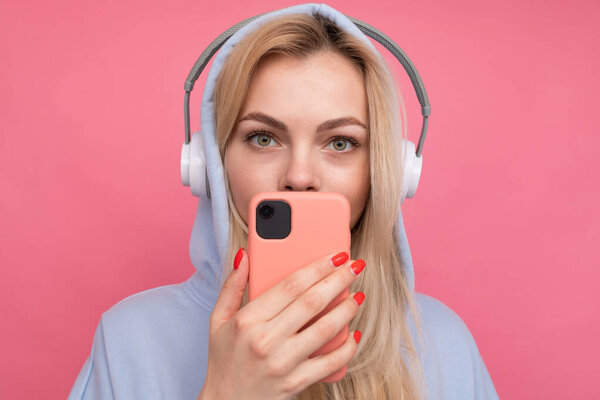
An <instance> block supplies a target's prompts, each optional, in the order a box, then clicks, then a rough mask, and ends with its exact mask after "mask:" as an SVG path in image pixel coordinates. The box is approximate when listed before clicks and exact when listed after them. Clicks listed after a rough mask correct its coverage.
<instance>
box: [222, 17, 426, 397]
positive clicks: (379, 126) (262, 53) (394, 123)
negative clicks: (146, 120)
mask: <svg viewBox="0 0 600 400" xmlns="http://www.w3.org/2000/svg"><path fill="white" fill-rule="evenodd" d="M319 51H332V52H337V53H339V54H341V55H344V56H346V57H348V58H349V59H350V60H351V61H352V62H353V63H354V64H355V65H357V66H358V67H359V69H360V71H361V73H362V75H363V77H364V81H365V89H366V94H367V101H368V131H369V136H370V138H369V154H370V157H369V159H370V179H371V182H370V183H371V191H370V195H369V198H368V200H367V204H366V206H365V209H364V212H363V214H362V216H361V218H360V219H359V221H358V222H357V223H356V225H355V226H354V227H353V229H352V240H351V256H352V258H353V259H358V258H362V259H363V260H365V262H366V264H367V266H368V268H367V269H366V270H365V272H366V273H363V274H362V275H361V276H359V277H358V279H357V280H356V281H355V282H354V283H353V284H352V285H351V286H350V291H351V292H353V291H359V290H361V291H363V292H364V293H365V294H366V297H367V299H366V301H365V302H364V303H363V305H362V306H361V308H360V310H359V312H358V314H357V315H356V316H355V317H354V318H353V319H352V320H351V321H350V323H349V329H350V330H351V331H352V330H355V329H358V330H360V331H361V332H362V339H361V341H360V343H359V346H358V350H357V353H356V355H355V356H354V357H353V359H352V360H351V361H350V363H349V364H348V372H347V373H346V375H345V376H344V378H343V379H341V380H340V381H338V382H334V383H320V382H317V383H315V384H312V385H310V386H308V387H307V388H305V389H304V390H303V391H302V392H301V393H300V394H298V397H297V398H298V399H301V400H304V399H311V400H312V399H336V400H341V399H361V400H367V399H369V400H378V399H394V400H395V399H418V398H420V392H419V390H420V389H421V388H423V390H424V384H423V382H424V380H423V371H422V367H421V365H420V362H419V357H418V354H417V351H416V346H415V343H414V342H413V340H412V338H411V335H410V333H409V330H408V326H407V322H406V320H407V317H408V315H409V314H408V313H409V312H410V313H412V316H413V318H414V319H413V320H414V321H415V322H416V327H417V337H418V338H419V342H421V339H420V338H421V320H420V317H419V315H418V312H417V310H416V307H415V303H414V299H413V296H412V294H411V291H410V289H409V287H408V284H407V277H406V276H405V274H404V269H403V266H402V265H401V259H400V254H399V252H398V249H397V244H396V243H397V238H396V235H395V232H394V223H395V221H397V220H398V214H397V213H398V205H399V204H400V187H401V186H400V184H401V177H402V174H401V173H400V172H401V165H402V164H401V160H400V150H399V149H400V147H399V146H400V136H399V133H398V131H399V129H398V116H397V109H398V100H397V98H396V87H395V82H394V79H393V78H392V76H391V74H390V71H389V69H388V67H387V65H386V64H385V62H384V61H383V59H381V58H380V57H379V55H378V54H376V53H375V52H374V51H373V50H372V49H371V48H370V47H368V45H367V44H365V43H364V42H363V41H361V40H360V39H359V38H357V37H355V36H353V35H351V34H348V33H347V32H345V31H343V30H341V29H340V28H339V27H337V26H336V25H335V24H334V23H333V22H332V21H331V20H329V19H327V18H326V17H324V16H321V15H319V14H314V15H308V14H288V15H285V16H282V17H278V18H275V19H272V20H270V21H267V22H265V23H264V24H263V25H261V26H259V27H258V28H256V29H255V30H253V31H252V32H250V33H249V34H248V35H247V36H245V37H244V38H242V40H241V41H240V43H238V44H237V45H236V46H235V47H234V48H233V49H232V52H231V53H230V54H229V56H228V57H227V58H226V60H225V63H224V65H223V68H222V70H221V72H220V74H219V77H218V79H217V82H216V87H215V92H214V104H215V123H216V136H217V137H216V140H217V143H218V146H219V151H220V154H221V159H222V160H224V159H225V157H224V155H225V151H226V149H227V145H228V143H229V139H230V137H231V134H232V132H233V131H234V128H235V127H236V121H237V119H238V118H239V112H240V110H241V108H242V105H243V102H244V99H245V97H246V92H247V90H248V86H249V84H250V80H251V78H252V76H253V73H254V71H255V70H256V68H257V66H258V65H259V63H260V61H261V60H262V59H263V58H265V57H266V56H268V55H271V54H278V55H285V56H289V57H308V56H310V55H311V54H314V53H316V52H319ZM400 100H402V99H401V98H400ZM400 103H401V105H402V110H403V116H404V105H403V104H402V101H400ZM404 126H405V125H404ZM402 133H403V136H404V137H406V132H405V129H404V130H403V131H402ZM226 176H227V171H226V169H225V177H226ZM225 180H226V187H227V195H228V201H229V217H230V218H229V225H230V226H229V228H230V229H229V232H230V233H229V247H228V252H227V259H226V264H225V265H224V266H223V268H224V274H223V275H222V276H223V278H225V277H226V276H227V275H228V274H229V273H230V272H231V270H232V268H233V267H232V265H233V257H234V255H235V253H236V252H237V250H238V249H239V248H240V247H244V248H246V246H247V235H248V227H247V225H246V223H245V222H244V221H243V219H242V218H241V216H240V214H239V212H238V210H237V209H236V207H235V205H234V202H233V198H232V196H231V190H230V187H229V182H227V179H225ZM247 301H248V291H247V290H246V293H245V294H244V299H243V303H242V305H245V304H247Z"/></svg>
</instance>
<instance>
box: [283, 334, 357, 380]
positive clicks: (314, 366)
mask: <svg viewBox="0 0 600 400" xmlns="http://www.w3.org/2000/svg"><path fill="white" fill-rule="evenodd" d="M356 332H359V331H354V332H352V334H350V335H348V337H347V338H346V341H345V342H344V344H342V345H341V346H340V347H338V348H337V349H335V350H333V351H331V352H329V353H327V354H322V355H320V356H317V357H314V358H309V359H307V360H306V361H304V362H302V363H301V364H300V365H298V367H296V369H295V370H294V372H292V374H291V375H290V377H289V383H288V384H289V385H291V386H294V389H297V390H298V391H301V390H303V389H304V388H306V387H307V386H309V385H311V384H313V383H315V382H318V381H320V380H321V379H324V378H326V377H328V376H329V375H331V374H333V373H335V372H337V371H339V370H341V369H342V368H345V367H346V366H347V365H348V363H350V361H351V360H352V357H354V355H355V354H356V349H357V348H358V343H357V341H356V339H355V337H358V340H360V332H359V333H358V334H357V333H356Z"/></svg>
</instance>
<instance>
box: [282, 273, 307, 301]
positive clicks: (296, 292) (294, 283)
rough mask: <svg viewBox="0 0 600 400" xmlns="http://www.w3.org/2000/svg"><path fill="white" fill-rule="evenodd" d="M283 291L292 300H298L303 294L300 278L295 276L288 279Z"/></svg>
mask: <svg viewBox="0 0 600 400" xmlns="http://www.w3.org/2000/svg"><path fill="white" fill-rule="evenodd" d="M283 289H284V290H285V292H286V293H287V294H288V295H289V296H291V297H292V298H296V297H298V296H300V295H301V294H302V293H303V290H302V286H301V285H300V282H299V280H298V278H297V277H294V276H291V277H290V278H288V279H286V281H285V285H284V288H283Z"/></svg>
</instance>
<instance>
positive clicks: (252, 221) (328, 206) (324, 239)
mask: <svg viewBox="0 0 600 400" xmlns="http://www.w3.org/2000/svg"><path fill="white" fill-rule="evenodd" d="M350 237H351V235H350V204H349V203H348V200H347V199H346V197H345V196H344V195H342V194H340V193H332V192H262V193H258V194H256V195H255V196H254V197H253V198H252V199H251V200H250V204H249V206H248V257H249V263H250V267H249V268H250V271H249V274H250V275H249V278H248V281H249V282H248V301H249V302H250V301H252V300H254V299H255V298H257V297H258V296H260V295H261V294H262V293H264V292H265V291H267V290H269V289H270V288H272V287H273V286H275V285H276V284H277V283H279V282H280V281H281V280H283V279H284V278H286V277H287V276H289V275H290V274H292V273H293V272H294V271H297V270H298V269H300V268H303V267H305V266H306V265H308V264H311V263H313V262H314V261H316V260H318V259H319V258H322V257H325V256H326V255H328V254H330V253H334V252H339V251H346V252H347V253H348V254H349V255H350ZM348 295H349V289H348V288H346V289H344V291H342V292H341V293H340V294H339V295H338V296H337V297H336V298H335V299H334V300H333V301H332V302H331V303H329V305H327V307H325V309H324V310H323V311H321V312H320V313H319V314H317V315H315V316H314V317H313V318H312V319H311V320H310V321H308V322H307V323H306V324H305V325H304V326H303V327H302V328H301V329H300V330H299V332H301V331H302V330H304V329H305V328H307V327H308V326H310V325H311V324H312V323H314V322H315V321H316V320H318V319H319V318H320V317H321V316H322V315H324V314H326V313H327V312H329V311H330V310H331V309H332V308H334V307H335V306H337V305H338V304H339V303H340V302H342V301H343V300H344V299H345V298H346V297H348ZM347 337H348V324H346V326H345V327H344V328H343V329H342V330H341V331H340V332H339V333H338V334H337V335H336V336H335V337H333V338H332V339H331V340H330V341H329V342H327V343H325V344H324V345H323V346H322V347H320V348H319V349H317V350H316V351H315V352H314V353H312V354H311V355H310V356H309V358H313V357H315V356H318V355H320V354H326V353H329V352H331V351H333V350H335V349H337V348H338V347H339V346H341V345H342V344H343V343H344V341H345V340H346V338H347ZM347 369H348V366H345V367H344V368H342V369H340V370H339V371H336V372H335V373H333V374H331V375H329V376H327V377H326V378H324V379H322V380H321V381H320V382H336V381H339V380H340V379H342V378H343V377H344V375H345V374H346V371H347Z"/></svg>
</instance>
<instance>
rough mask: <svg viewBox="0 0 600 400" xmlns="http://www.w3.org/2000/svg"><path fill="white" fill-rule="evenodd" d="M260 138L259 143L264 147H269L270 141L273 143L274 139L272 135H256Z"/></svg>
mask: <svg viewBox="0 0 600 400" xmlns="http://www.w3.org/2000/svg"><path fill="white" fill-rule="evenodd" d="M255 136H256V137H257V138H258V145H259V146H263V147H268V145H269V143H271V140H273V138H271V137H270V136H267V135H255Z"/></svg>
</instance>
